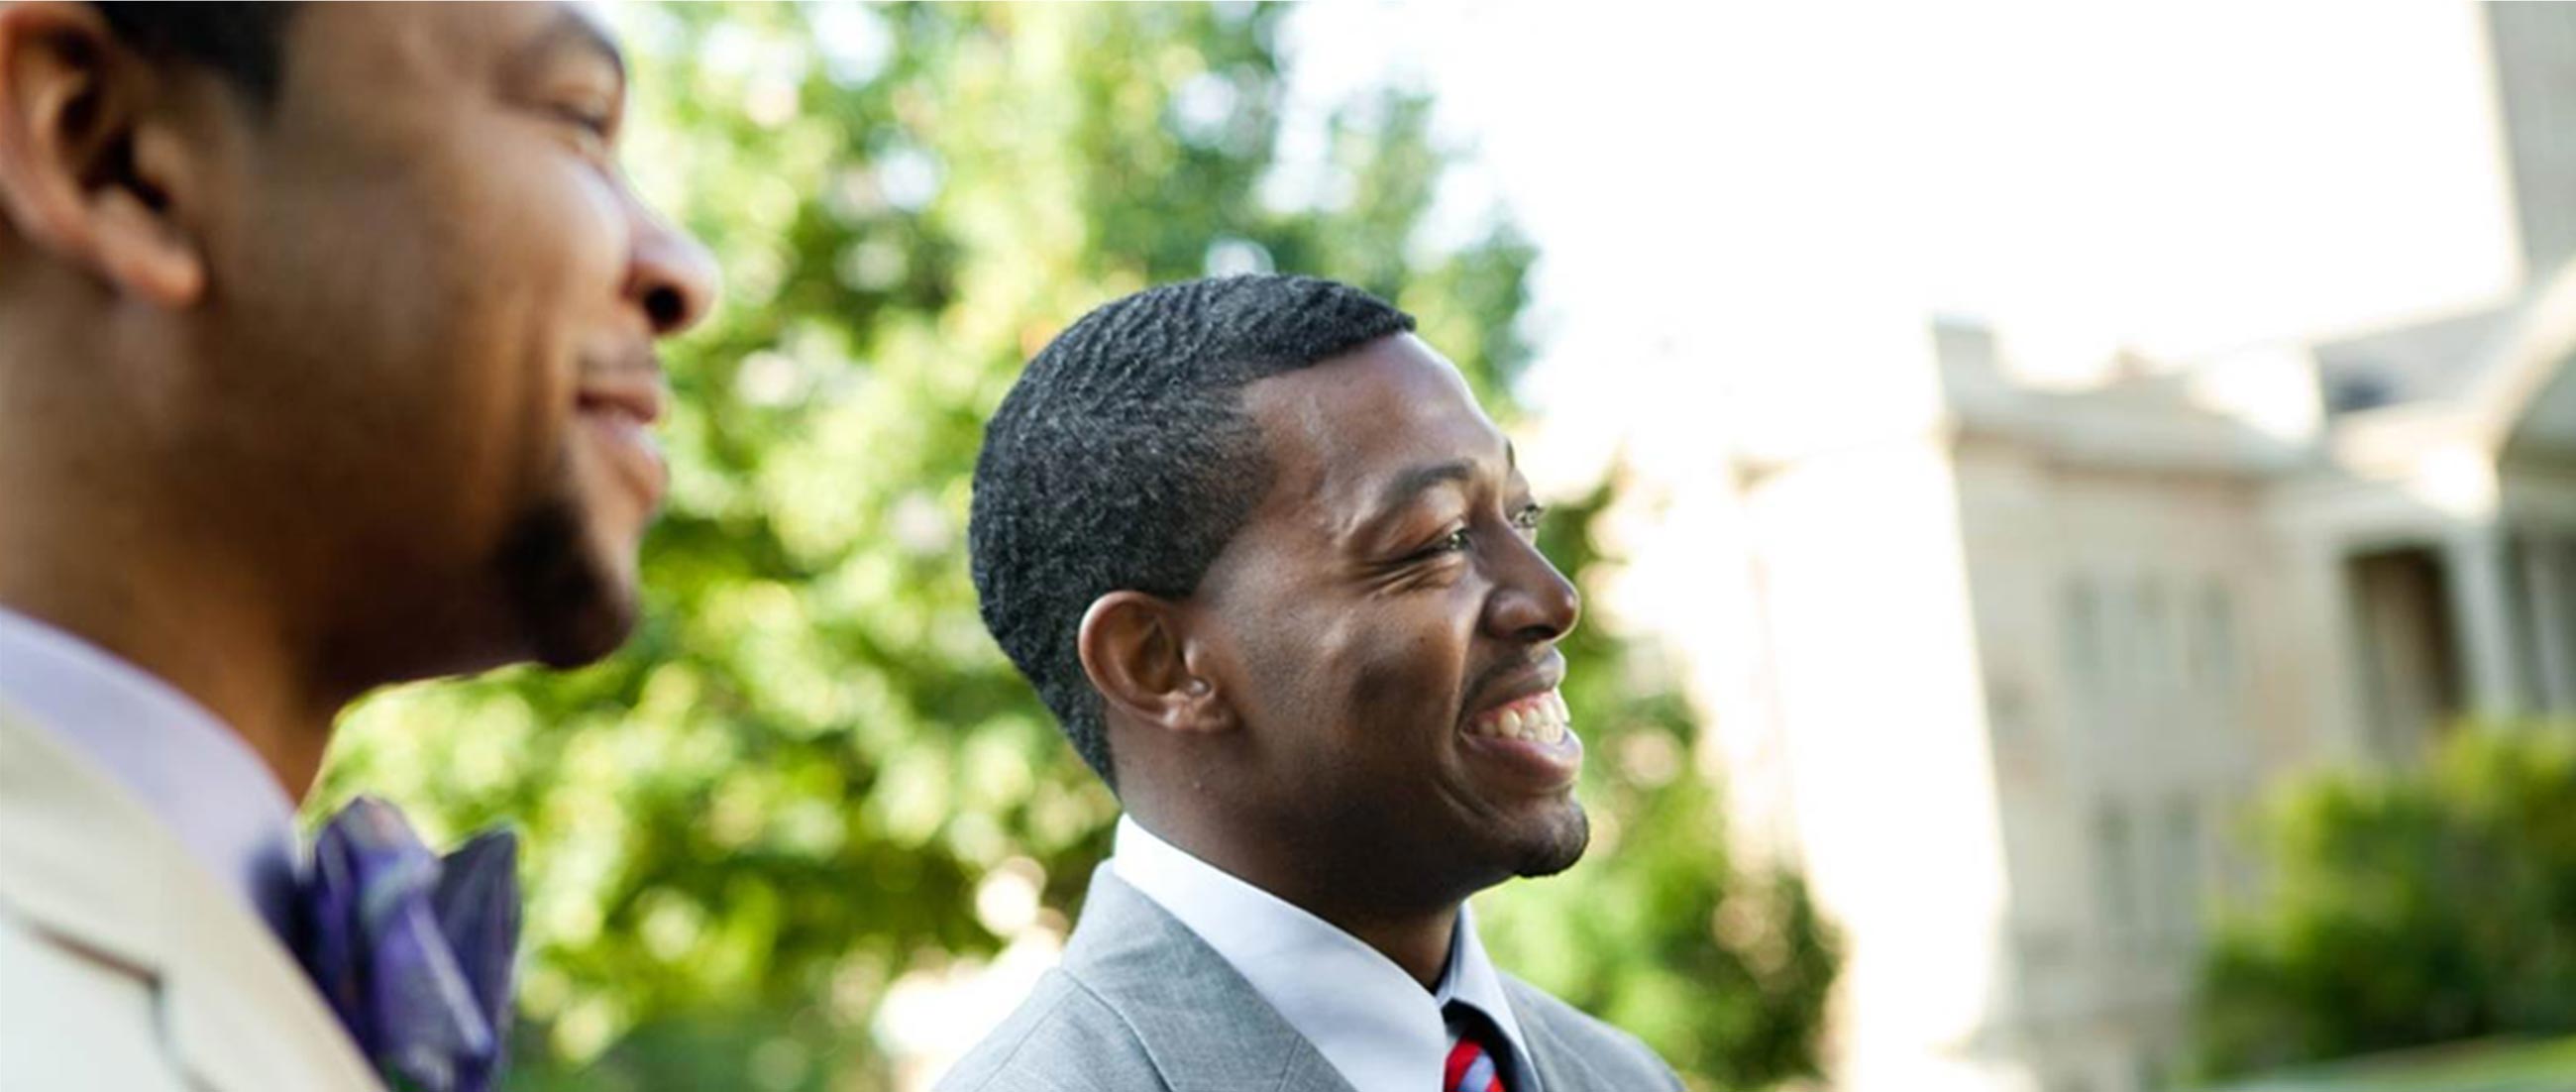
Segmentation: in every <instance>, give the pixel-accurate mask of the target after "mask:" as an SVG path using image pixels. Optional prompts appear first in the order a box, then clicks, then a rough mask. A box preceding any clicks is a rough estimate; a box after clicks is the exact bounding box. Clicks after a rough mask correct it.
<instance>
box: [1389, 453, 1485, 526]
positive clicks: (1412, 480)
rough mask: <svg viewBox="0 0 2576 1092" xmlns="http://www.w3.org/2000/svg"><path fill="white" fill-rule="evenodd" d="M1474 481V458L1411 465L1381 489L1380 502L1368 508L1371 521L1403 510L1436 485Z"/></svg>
mask: <svg viewBox="0 0 2576 1092" xmlns="http://www.w3.org/2000/svg"><path fill="white" fill-rule="evenodd" d="M1475 480H1476V461H1475V460H1473V459H1452V460H1450V461H1448V462H1445V463H1429V464H1426V465H1423V466H1417V467H1413V468H1410V469H1408V470H1406V471H1405V472H1404V473H1401V474H1398V475H1396V476H1395V479H1394V480H1393V481H1389V482H1388V483H1386V487H1385V488H1383V489H1380V490H1378V492H1377V504H1376V505H1374V506H1372V507H1371V508H1370V509H1369V516H1368V521H1369V522H1370V523H1375V522H1377V521H1379V520H1382V519H1385V518H1387V517H1389V516H1392V515H1394V514H1396V513H1398V512H1401V511H1403V510H1404V508H1405V506H1406V505H1408V504H1411V503H1413V499H1414V498H1415V497H1419V496H1421V495H1422V494H1424V493H1427V492H1429V491H1430V490H1431V489H1432V488H1433V487H1435V486H1439V485H1444V484H1447V483H1450V482H1459V483H1465V482H1472V481H1475Z"/></svg>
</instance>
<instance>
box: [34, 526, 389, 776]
mask: <svg viewBox="0 0 2576 1092" xmlns="http://www.w3.org/2000/svg"><path fill="white" fill-rule="evenodd" d="M26 511H28V512H40V511H42V509H40V508H34V507H30V508H29V509H27V510H26ZM44 522H45V521H44V520H42V519H41V518H29V519H25V520H22V521H19V522H16V523H13V524H11V525H8V526H5V527H0V605H5V606H7V607H8V608H9V609H11V610H14V611H17V612H18V613H20V614H24V615H26V616H27V617H30V618H33V619H36V620H37V621H40V622H43V623H45V624H47V625H50V626H53V627H55V628H58V629H61V630H63V631H64V632H67V633H70V634H73V635H75V636H77V637H79V638H81V639H82V640H84V641H87V642H89V643H90V644H93V645H96V646H98V647H99V648H102V649H105V650H106V651H108V652H110V653H113V654H115V655H116V656H117V657H118V658H120V659H122V660H124V661H126V662H127V663H129V664H132V665H134V666H135V667H137V668H139V669H141V670H143V671H145V672H148V673H150V674H151V675H152V676H154V677H155V678H158V679H160V680H161V681H162V682H164V683H167V684H169V685H170V686H171V687H172V688H174V689H176V690H178V691H179V692H180V693H182V694H185V695H187V696H188V697H189V698H190V699H192V700H194V701H195V702H196V703H197V704H199V705H201V706H204V707H205V709H206V710H207V711H208V712H211V713H213V714H214V715H215V717H216V718H217V719H218V720H221V721H222V722H223V724H224V726H225V727H226V728H228V729H230V730H231V731H233V732H234V733H235V734H237V735H239V736H240V737H241V738H242V740H243V742H244V743H245V744H247V745H248V746H249V747H250V749H251V750H252V751H253V752H254V753H256V754H257V755H258V756H259V759H260V762H261V764H262V765H264V766H266V767H267V768H268V772H269V774H270V776H272V777H274V778H276V780H277V783H278V786H279V787H280V788H281V789H283V790H284V791H285V793H286V795H287V797H288V798H289V799H293V800H298V801H300V800H302V799H303V798H304V795H305V793H306V792H307V791H309V790H310V789H311V788H312V785H313V780H314V777H315V775H316V774H317V773H318V772H319V771H320V769H321V765H322V754H323V750H324V748H325V746H326V745H327V744H328V742H329V739H330V725H331V720H332V717H333V716H334V715H335V714H336V713H337V711H338V707H339V704H340V703H339V702H337V701H334V700H330V699H328V698H323V697H319V696H317V695H316V694H315V693H314V688H313V687H311V686H310V685H309V684H308V683H307V681H306V674H305V672H304V671H303V670H302V669H301V667H300V666H299V663H298V660H297V658H296V657H295V656H294V655H293V654H292V647H293V646H292V644H291V642H290V641H289V639H288V636H287V631H286V627H285V626H284V625H283V624H282V623H281V622H280V620H279V617H278V615H277V614H276V613H275V611H274V605H273V604H270V603H264V602H262V598H263V597H262V596H261V594H260V593H259V592H258V591H257V590H256V589H254V588H252V587H251V586H250V583H251V582H249V581H243V580H239V579H236V578H234V577H233V574H232V573H230V572H228V571H227V570H226V567H225V566H223V565H221V564H207V563H203V562H204V561H205V559H203V558H200V559H199V561H200V563H198V564H189V565H174V564H160V565H156V564H154V562H153V560H152V559H150V558H145V557H137V556H134V551H122V552H121V551H119V550H117V549H116V546H117V545H119V543H118V542H116V541H101V540H99V539H96V538H88V537H82V536H63V537H62V538H61V539H59V540H54V541H48V540H47V537H46V536H45V535H43V534H42V528H41V526H40V525H41V524H43V523H44ZM119 537H120V538H122V536H119Z"/></svg>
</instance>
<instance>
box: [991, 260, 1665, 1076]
mask: <svg viewBox="0 0 2576 1092" xmlns="http://www.w3.org/2000/svg"><path fill="white" fill-rule="evenodd" d="M1412 327H1413V320H1412V319H1411V318H1410V317H1409V316H1407V315H1405V314H1404V313H1403V312H1400V311H1397V310H1396V309H1395V308H1393V307H1391V306H1389V305H1387V304H1386V303H1385V302H1384V301H1382V300H1379V299H1377V298H1376V297H1374V296H1370V295H1368V294H1367V293H1364V292H1361V291H1358V290H1356V289H1353V288H1349V287H1346V286H1343V285H1339V284H1334V283H1332V282H1329V281H1321V280H1315V279H1312V278H1304V277H1276V276H1255V277H1234V278H1225V279H1217V280H1203V281H1193V282H1190V283H1186V284H1179V285H1172V286H1167V287H1162V288H1156V289H1152V290H1149V291H1146V292H1142V293H1139V294H1137V295H1134V296H1130V297H1127V298H1126V299H1122V300H1119V301H1117V302H1115V303H1111V304H1109V305H1108V306H1106V307H1103V308H1101V309H1099V310H1097V311H1094V312H1092V313H1091V314H1090V315H1088V316H1086V317H1084V318H1083V319H1082V320H1081V321H1080V322H1077V323H1075V324H1074V325H1073V326H1072V327H1071V328H1070V329H1067V330H1066V331H1065V332H1064V334H1063V335H1062V336H1060V337H1058V338H1057V339H1056V340H1055V342H1054V343H1053V344H1051V345H1049V346H1048V347H1047V348H1046V350H1045V351H1044V352H1042V353H1040V354H1039V355H1038V357H1037V359H1036V360H1034V361H1032V362H1031V363H1030V364H1029V367H1028V370H1027V372H1026V373H1025V374H1023V375H1022V376H1021V378H1020V380H1019V383H1018V385H1017V386H1015V387H1014V388H1013V389H1012V391H1011V393H1010V395H1009V396H1008V397H1007V398H1005V399H1004V400H1003V402H1002V406H1001V408H1000V409H999V410H998V411H997V412H996V413H995V414H994V418H993V421H992V423H991V425H990V426H989V427H988V429H987V430H986V433H985V438H984V450H983V454H982V457H981V458H980V459H979V460H978V462H977V464H976V468H975V499H974V518H973V523H972V528H971V531H972V534H971V539H972V543H971V548H972V551H973V555H974V576H975V586H976V591H977V593H978V594H979V596H980V598H981V601H982V604H983V612H984V619H985V622H986V624H987V625H988V626H990V627H991V629H992V631H993V634H994V636H995V638H996V639H997V640H998V641H999V642H1000V644H1001V646H1002V648H1003V650H1004V651H1005V652H1006V653H1008V654H1009V655H1010V657H1011V659H1012V661H1013V662H1014V663H1016V664H1017V665H1018V666H1019V668H1020V670H1021V671H1022V672H1023V673H1025V674H1026V675H1027V676H1028V677H1029V679H1030V680H1031V681H1032V682H1033V683H1035V685H1036V686H1037V689H1038V692H1039V693H1040V695H1042V696H1043V697H1044V698H1045V700H1046V702H1047V704H1048V706H1049V707H1050V708H1051V709H1052V710H1053V711H1054V712H1055V714H1056V716H1057V717H1058V718H1059V720H1060V721H1061V722H1062V723H1063V726H1064V729H1065V732H1066V734H1067V735H1068V736H1069V737H1070V738H1071V739H1072V741H1073V744H1074V748H1075V750H1077V751H1078V752H1080V754H1081V755H1082V758H1083V760H1084V761H1085V762H1087V763H1089V764H1090V765H1091V767H1092V768H1093V769H1094V770H1096V771H1098V772H1099V774H1100V775H1101V776H1102V777H1103V778H1105V779H1107V780H1108V782H1109V783H1110V785H1111V787H1112V788H1113V789H1114V790H1115V791H1116V792H1117V794H1118V799H1119V802H1120V804H1121V805H1122V806H1123V807H1124V808H1125V810H1126V817H1125V818H1124V819H1123V820H1121V822H1120V824H1119V828H1118V835H1117V849H1116V853H1115V855H1114V856H1113V857H1112V858H1111V860H1110V861H1109V862H1108V863H1107V864H1105V865H1103V866H1102V867H1101V869H1100V871H1099V872H1098V873H1097V874H1096V875H1095V876H1094V877H1093V880H1092V886H1091V892H1090V896H1089V898H1088V901H1087V902H1086V904H1085V906H1084V908H1083V913H1082V922H1081V925H1080V926H1079V927H1078V928H1077V929H1076V930H1075V932H1074V936H1073V940H1072V943H1071V946H1070V947H1069V948H1068V950H1067V951H1066V953H1065V960H1064V965H1063V966H1062V967H1061V968H1060V969H1059V970H1057V971H1055V972H1053V973H1051V974H1050V975H1049V976H1048V977H1047V978H1046V979H1045V980H1044V981H1043V982H1042V983H1041V984H1040V985H1039V986H1038V988H1037V990H1036V992H1035V993H1034V994H1033V995H1032V996H1031V997H1030V998H1029V999H1028V1001H1027V1002H1026V1003H1025V1004H1023V1005H1022V1006H1021V1008H1020V1009H1019V1011H1018V1012H1017V1013H1015V1014H1013V1015H1012V1016H1011V1018H1010V1019H1009V1020H1008V1021H1006V1022H1005V1023H1004V1024H1003V1025H1002V1027H1001V1028H1000V1029H999V1030H997V1031H995V1032H994V1033H993V1034H992V1035H991V1037H989V1038H988V1039H986V1040H985V1042H984V1043H983V1044H982V1045H981V1046H980V1047H978V1048H977V1049H976V1050H975V1051H974V1052H973V1053H972V1054H970V1055H969V1056H968V1057H967V1058H966V1060H965V1061H964V1062H962V1063H961V1064H960V1065H959V1066H958V1067H957V1068H956V1069H955V1070H954V1071H953V1072H952V1073H951V1074H950V1075H949V1076H948V1078H947V1079H946V1080H945V1081H944V1082H943V1084H942V1086H941V1087H942V1088H944V1089H955V1090H1008V1089H1139V1088H1169V1089H1175V1090H1183V1089H1207V1090H1211V1092H1213V1090H1217V1089H1234V1088H1276V1089H1329V1088H1350V1089H1360V1090H1365V1092H1381V1090H1394V1092H1430V1090H1431V1089H1432V1088H1433V1087H1434V1086H1435V1085H1436V1086H1437V1087H1438V1088H1439V1089H1441V1092H1452V1090H1456V1089H1468V1090H1471V1092H1493V1090H1495V1089H1505V1090H1508V1092H1539V1090H1541V1089H1544V1090H1546V1092H1580V1090H1589V1089H1598V1090H1605V1092H1607V1090H1614V1089H1615V1090H1620V1092H1636V1090H1641V1089H1656V1088H1678V1087H1680V1082H1679V1081H1678V1080H1677V1079H1676V1078H1675V1077H1674V1076H1673V1074H1672V1072H1671V1070H1670V1069H1668V1068H1666V1067H1665V1066H1664V1065H1663V1063H1662V1062H1661V1061H1660V1060H1658V1059H1657V1058H1656V1057H1655V1056H1654V1055H1653V1054H1652V1053H1651V1052H1649V1051H1648V1050H1646V1048H1645V1047H1643V1046H1642V1045H1640V1044H1639V1043H1638V1042H1637V1041H1636V1040H1635V1039H1633V1038H1631V1037H1629V1036H1627V1035H1625V1034H1623V1033H1621V1032H1619V1031H1616V1030H1614V1029H1612V1028H1610V1027H1608V1026H1606V1025H1603V1024H1601V1023H1600V1022H1598V1021H1595V1020H1593V1019H1591V1018H1590V1017H1587V1016H1584V1015H1583V1014H1581V1013H1578V1012H1576V1011H1574V1010H1573V1009H1571V1008H1569V1007H1567V1006H1565V1005H1564V1004H1563V1003H1561V1002H1558V1001H1556V1000H1555V999H1553V998H1550V997H1548V996H1547V995H1545V994H1543V993H1540V992H1539V991H1537V990H1535V989H1533V988H1531V987H1529V986H1528V985H1526V984H1523V983H1521V982H1520V981H1518V980H1516V979H1513V978H1511V977H1509V976H1506V975H1504V974H1502V973H1501V972H1499V971H1497V970H1496V969H1495V968H1494V967H1493V965H1492V964H1491V963H1489V962H1488V961H1487V960H1486V956H1485V951H1484V948H1483V946H1482V945H1481V944H1479V943H1478V941H1477V939H1476V930H1475V923H1474V920H1473V917H1472V916H1471V915H1470V914H1469V913H1468V911H1467V908H1466V906H1465V900H1466V899H1467V897H1468V896H1469V895H1471V894H1474V893H1475V892H1477V891H1480V890H1483V889H1485V888H1487V887H1491V886H1493V885H1495V884H1498V883H1501V882H1503V881H1505V880H1508V879H1510V878H1512V877H1514V876H1545V875H1549V874H1552V873H1556V872H1560V871H1563V870H1564V869H1565V868H1567V867H1569V866H1571V865H1572V864H1573V863H1574V862H1575V860H1576V859H1577V858H1579V857H1580V856H1582V853H1583V847H1584V842H1585V838H1586V836H1587V833H1588V828H1587V827H1586V824H1585V820H1584V814H1583V808H1582V806H1581V805H1580V804H1578V803H1577V802H1576V801H1575V799H1574V795H1573V789H1574V783H1575V775H1576V773H1577V771H1578V770H1579V768H1580V766H1581V761H1582V754H1583V747H1582V744H1581V742H1580V741H1579V740H1578V739H1577V738H1576V737H1575V736H1574V734H1573V733H1572V731H1571V730H1570V727H1569V725H1568V723H1567V720H1568V718H1567V716H1566V709H1565V703H1564V702H1563V700H1561V699H1560V698H1559V697H1558V696H1557V693H1556V687H1557V684H1558V682H1559V681H1560V680H1561V679H1562V677H1563V675H1564V671H1565V661H1564V659H1563V658H1562V657H1561V656H1559V655H1558V653H1557V651H1556V647H1555V646H1556V643H1557V641H1558V640H1560V639H1562V638H1563V637H1564V636H1565V635H1566V633H1567V632H1568V631H1570V630H1571V629H1572V628H1573V627H1574V624H1575V618H1576V614H1577V611H1578V602H1577V598H1576V595H1575V590H1574V588H1573V586H1572V585H1571V584H1569V583H1567V582H1566V580H1565V578H1564V577H1563V576H1561V575H1559V574H1558V573H1557V571H1556V570H1555V568H1554V567H1552V566H1550V565H1549V564H1548V562H1547V559H1546V558H1545V557H1542V556H1540V554H1539V552H1538V550H1537V548H1536V547H1535V546H1534V545H1533V544H1532V538H1533V531H1534V528H1535V526H1536V523H1537V520H1538V517H1539V509H1538V506H1537V505H1536V504H1535V503H1534V502H1533V501H1532V500H1531V498H1530V494H1529V486H1528V484H1527V483H1526V482H1524V481H1522V480H1521V476H1520V473H1519V472H1518V470H1516V469H1515V468H1514V465H1513V456H1512V448H1511V445H1510V444H1509V443H1508V442H1506V441H1505V439H1504V438H1503V435H1502V434H1501V432H1499V431H1498V430H1496V429H1495V427H1494V424H1493V422H1491V421H1490V420H1487V419H1486V417H1485V415H1484V413H1483V412H1482V411H1481V410H1480V409H1478V407H1477V405H1476V402H1475V399H1474V397H1473V396H1472V395H1471V394H1470V393H1469V392H1468V389H1467V386H1466V383H1465V382H1464V381H1463V380H1462V379H1461V378H1460V376H1459V375H1458V372H1457V370H1456V369H1455V368H1454V367H1453V366H1452V365H1451V364H1450V363H1449V362H1448V361H1447V360H1445V359H1443V358H1442V357H1441V356H1440V355H1439V354H1438V353H1437V352H1436V351H1434V350H1433V349H1432V347H1431V346H1429V345H1426V344H1424V343H1423V342H1422V341H1421V340H1420V339H1419V338H1416V337H1414V336H1413V335H1412V334H1411V333H1410V331H1411V330H1412Z"/></svg>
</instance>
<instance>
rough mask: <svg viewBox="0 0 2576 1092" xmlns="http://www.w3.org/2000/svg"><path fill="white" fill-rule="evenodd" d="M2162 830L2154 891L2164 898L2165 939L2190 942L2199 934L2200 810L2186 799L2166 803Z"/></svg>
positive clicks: (2175, 799) (2160, 900)
mask: <svg viewBox="0 0 2576 1092" xmlns="http://www.w3.org/2000/svg"><path fill="white" fill-rule="evenodd" d="M2163 828H2164V829H2163V830H2162V831H2161V832H2160V846H2159V848H2158V860H2157V862H2156V876H2155V880H2154V882H2155V885H2156V890H2157V891H2158V892H2159V893H2161V894H2162V895H2163V897H2162V898H2161V899H2159V900H2158V901H2159V902H2160V903H2161V904H2162V906H2163V910H2164V913H2163V914H2162V917H2163V918H2164V920H2163V921H2162V922H2160V923H2159V924H2160V925H2161V927H2162V929H2163V931H2164V934H2165V936H2166V937H2167V938H2168V939H2171V940H2175V941H2179V942H2182V943H2185V944H2188V943H2190V942H2191V941H2192V940H2193V938H2195V937H2197V936H2198V935H2199V932H2200V888H2201V856H2200V811H2199V807H2198V805H2197V804H2196V803H2195V802H2194V801H2193V800H2192V798H2191V797H2189V796H2176V797H2174V798H2173V799H2171V800H2168V801H2166V802H2165V814H2164V823H2163Z"/></svg>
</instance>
